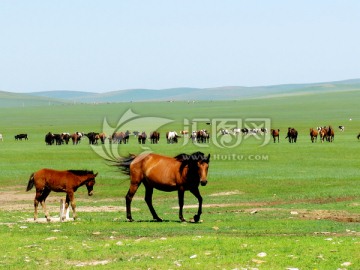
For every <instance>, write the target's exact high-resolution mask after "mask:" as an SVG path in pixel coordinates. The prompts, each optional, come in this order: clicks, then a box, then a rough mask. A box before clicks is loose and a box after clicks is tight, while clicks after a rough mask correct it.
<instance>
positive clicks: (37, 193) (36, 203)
mask: <svg viewBox="0 0 360 270" xmlns="http://www.w3.org/2000/svg"><path fill="white" fill-rule="evenodd" d="M40 197H41V191H38V190H36V195H35V199H34V220H37V218H38V206H39V200H40Z"/></svg>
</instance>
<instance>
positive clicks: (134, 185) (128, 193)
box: [125, 184, 139, 221]
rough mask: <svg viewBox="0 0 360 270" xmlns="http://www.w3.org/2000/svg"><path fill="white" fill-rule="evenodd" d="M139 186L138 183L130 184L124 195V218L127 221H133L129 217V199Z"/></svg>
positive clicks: (130, 199)
mask: <svg viewBox="0 0 360 270" xmlns="http://www.w3.org/2000/svg"><path fill="white" fill-rule="evenodd" d="M138 188H139V184H130V188H129V190H128V192H127V194H126V196H125V200H126V218H127V220H128V221H134V220H133V219H132V217H131V201H132V199H133V197H134V195H135V193H136V191H137V189H138Z"/></svg>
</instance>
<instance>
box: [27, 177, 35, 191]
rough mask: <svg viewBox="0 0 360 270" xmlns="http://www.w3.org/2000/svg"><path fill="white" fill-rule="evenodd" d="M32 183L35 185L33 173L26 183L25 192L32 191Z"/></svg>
mask: <svg viewBox="0 0 360 270" xmlns="http://www.w3.org/2000/svg"><path fill="white" fill-rule="evenodd" d="M34 183H35V179H34V173H32V174H31V175H30V178H29V182H28V185H27V188H26V191H29V190H30V189H32V188H33V186H34Z"/></svg>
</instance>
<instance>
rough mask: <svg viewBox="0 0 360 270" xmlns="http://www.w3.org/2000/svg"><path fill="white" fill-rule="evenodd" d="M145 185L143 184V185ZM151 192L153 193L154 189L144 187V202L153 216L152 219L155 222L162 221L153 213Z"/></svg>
mask: <svg viewBox="0 0 360 270" xmlns="http://www.w3.org/2000/svg"><path fill="white" fill-rule="evenodd" d="M144 185H145V184H144ZM153 191H154V188H152V187H149V186H146V185H145V202H146V204H147V205H148V207H149V210H150V212H151V214H152V216H153V218H154V219H155V220H156V221H159V222H161V221H163V220H162V219H161V218H159V216H158V215H157V214H156V212H155V209H154V207H153V205H152V195H153Z"/></svg>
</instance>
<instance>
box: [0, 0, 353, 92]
mask: <svg viewBox="0 0 360 270" xmlns="http://www.w3.org/2000/svg"><path fill="white" fill-rule="evenodd" d="M359 14H360V1H358V0H346V1H344V0H339V1H337V0H316V1H314V0H312V1H308V0H302V1H289V0H282V1H280V0H271V1H265V0H263V1H260V0H248V1H242V0H222V1H219V0H218V1H213V0H195V1H194V0H173V1H171V0H163V1H160V0H159V1H152V0H149V1H137V0H128V1H125V0H123V1H115V0H114V1H111V0H108V1H92V0H86V1H85V0H84V1H81V0H76V1H68V0H62V1H45V0H43V1H36V0H32V1H27V0H22V1H21V0H13V1H12V0H3V1H0V25H1V27H0V36H1V42H0V90H3V91H9V92H32V91H48V90H78V91H91V92H108V91H115V90H122V89H132V88H148V89H164V88H172V87H200V88H206V87H217V86H234V85H236V86H259V85H274V84H286V83H310V82H323V81H336V80H344V79H352V78H360V35H359V29H360V16H359Z"/></svg>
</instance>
